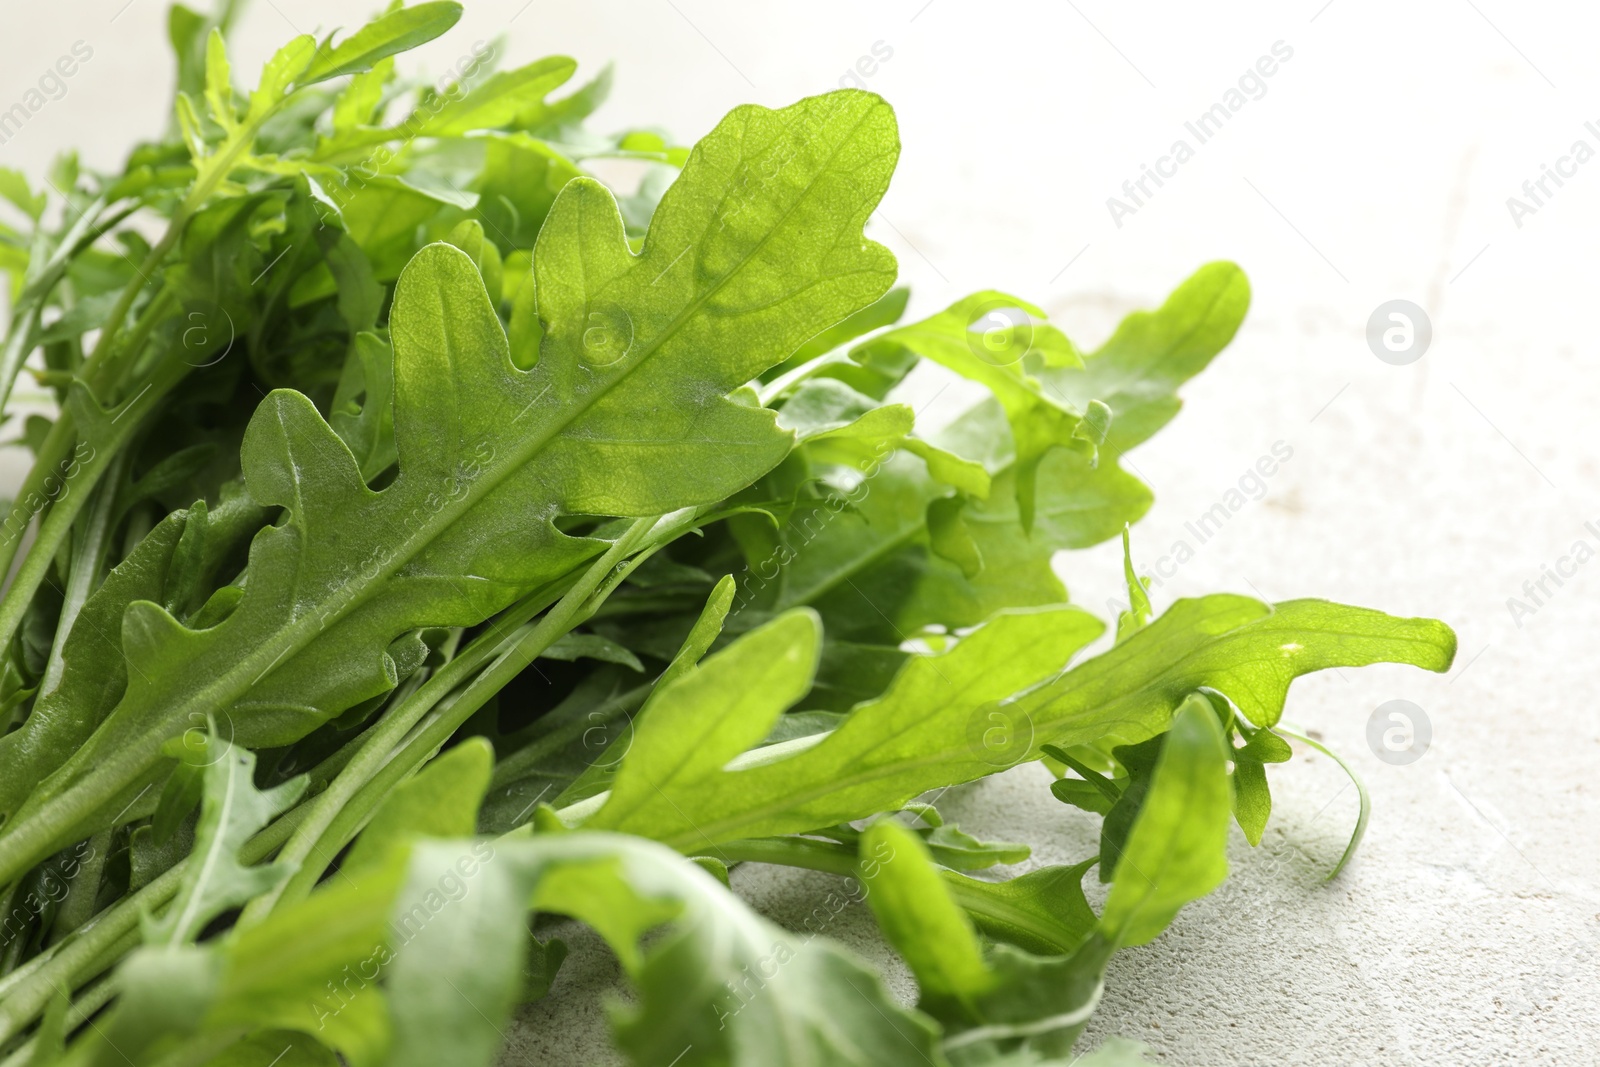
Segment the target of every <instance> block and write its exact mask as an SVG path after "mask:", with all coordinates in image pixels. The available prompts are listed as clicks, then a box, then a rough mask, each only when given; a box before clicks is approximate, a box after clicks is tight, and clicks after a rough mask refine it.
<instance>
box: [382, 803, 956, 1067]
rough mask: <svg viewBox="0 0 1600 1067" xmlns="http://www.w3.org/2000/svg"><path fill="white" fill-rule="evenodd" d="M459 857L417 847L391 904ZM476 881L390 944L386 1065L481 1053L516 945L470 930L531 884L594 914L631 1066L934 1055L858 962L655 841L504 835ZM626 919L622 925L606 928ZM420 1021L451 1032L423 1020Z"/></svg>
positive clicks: (509, 988)
mask: <svg viewBox="0 0 1600 1067" xmlns="http://www.w3.org/2000/svg"><path fill="white" fill-rule="evenodd" d="M467 855H470V854H469V853H466V852H465V850H463V849H462V848H461V847H460V846H454V847H452V846H450V845H443V844H440V845H432V844H430V845H426V846H422V847H420V848H419V849H418V850H417V852H416V854H415V856H414V857H413V860H412V864H411V875H410V879H409V881H408V883H407V888H406V889H405V890H403V891H402V892H401V894H400V896H399V900H400V903H399V904H397V905H396V907H397V909H402V910H401V912H400V913H401V914H403V909H405V908H406V906H407V905H408V904H409V902H410V901H412V900H422V899H425V898H426V895H427V892H428V891H429V889H431V888H433V887H434V886H435V884H436V883H437V880H438V879H439V877H440V872H441V871H447V870H451V869H452V868H453V867H454V865H455V864H457V863H459V862H461V861H462V860H463V859H464V858H466V856H467ZM471 877H472V879H473V887H472V892H471V893H469V894H468V895H467V896H465V897H463V898H462V899H461V900H460V901H457V902H454V903H452V904H450V905H448V906H445V907H442V908H441V909H440V910H439V911H438V912H437V913H436V914H435V915H434V916H433V918H432V919H431V920H430V921H429V922H428V923H427V924H426V925H424V926H422V927H421V929H420V930H419V932H418V933H417V935H416V936H415V937H414V938H413V939H412V940H411V941H409V942H407V943H406V944H404V945H402V946H401V947H400V948H399V951H398V953H397V958H396V961H395V964H394V970H393V973H392V975H391V983H390V984H391V991H392V995H393V997H394V1001H395V1016H396V1020H397V1022H398V1023H400V1024H401V1026H402V1027H403V1028H402V1030H401V1031H400V1032H399V1034H398V1035H397V1037H400V1038H401V1040H398V1041H397V1044H396V1053H397V1057H398V1058H396V1059H395V1060H394V1062H395V1063H397V1064H410V1063H428V1064H433V1063H438V1062H440V1057H441V1056H443V1057H445V1058H446V1059H448V1060H449V1062H452V1063H461V1064H468V1065H470V1064H475V1063H485V1064H486V1063H488V1062H490V1057H491V1054H492V1051H493V1049H494V1046H495V1043H496V1038H497V1036H498V1035H497V1034H496V1032H495V1027H497V1026H500V1025H503V1024H504V1020H505V1019H506V1018H507V1017H508V1016H509V1013H510V1008H511V1003H512V1000H513V994H514V990H515V983H516V981H517V977H518V976H517V973H516V971H515V965H516V964H517V963H518V961H517V958H516V955H515V952H513V951H510V950H511V949H514V948H516V947H517V946H516V945H515V944H511V943H507V944H498V943H497V940H498V941H501V942H503V941H504V940H505V939H503V938H502V939H495V938H492V937H490V936H485V935H483V934H480V935H479V937H478V938H477V940H476V941H475V942H471V943H469V942H467V941H466V940H465V938H466V936H469V932H473V931H489V930H493V929H496V928H498V929H504V928H505V924H506V923H510V922H513V921H515V920H516V918H517V916H518V914H519V912H520V910H521V909H522V908H523V907H525V906H526V904H525V901H526V900H527V899H528V897H527V896H526V895H521V894H519V893H518V892H516V890H517V889H518V888H521V889H523V890H525V891H526V890H531V892H532V901H533V904H534V906H535V907H537V908H540V909H544V910H555V911H560V912H563V913H565V914H571V915H574V916H576V917H579V918H582V919H586V920H591V921H595V920H597V921H596V922H595V925H596V926H597V928H598V929H600V930H601V931H602V932H603V933H606V934H607V936H608V938H611V939H614V940H613V941H612V947H613V948H614V949H616V951H617V952H618V954H619V957H620V958H621V959H622V960H623V962H624V964H625V966H626V967H627V968H628V971H629V974H630V977H631V978H632V979H633V981H634V984H635V986H636V987H637V990H638V1005H637V1007H634V1008H631V1009H627V1008H620V1007H619V1008H617V1009H614V1010H613V1013H612V1017H613V1026H614V1027H615V1030H616V1037H617V1044H618V1046H619V1047H620V1048H621V1049H622V1051H623V1052H624V1053H626V1054H627V1056H628V1057H629V1059H630V1061H631V1062H633V1063H637V1064H640V1065H641V1067H642V1065H644V1064H653V1063H665V1062H670V1061H671V1060H672V1058H673V1057H679V1063H680V1064H684V1065H709V1064H738V1065H748V1067H756V1065H765V1064H791V1063H796V1064H797V1063H830V1064H841V1065H850V1064H854V1065H861V1067H867V1065H878V1064H890V1065H896V1064H907V1065H910V1064H916V1065H919V1067H922V1065H925V1064H927V1063H929V1062H937V1061H936V1059H935V1057H936V1056H937V1055H938V1053H937V1051H936V1046H935V1027H934V1026H933V1024H932V1023H931V1022H930V1021H929V1020H928V1019H927V1018H925V1017H924V1016H922V1015H920V1014H918V1013H916V1012H913V1011H909V1010H907V1009H905V1008H903V1007H901V1006H900V1005H899V1004H897V1003H896V1002H895V1001H894V1000H893V999H892V998H891V997H890V996H889V994H888V992H887V991H886V990H885V989H884V988H883V986H882V984H881V983H880V981H879V980H878V978H877V977H876V975H874V974H873V973H872V972H871V971H870V970H868V969H867V968H866V967H865V965H864V964H862V963H861V962H860V961H858V960H857V959H855V957H854V956H852V955H850V954H849V953H847V952H846V951H844V950H843V949H842V948H839V947H838V946H836V945H833V944H831V943H830V942H828V941H827V940H825V939H801V938H799V937H796V936H794V935H792V934H789V933H788V932H786V931H784V930H782V929H780V928H779V927H777V926H774V925H773V924H772V923H770V922H768V921H766V920H765V919H762V918H760V917H758V916H757V915H755V914H754V913H753V912H751V911H750V910H749V909H748V907H747V906H745V905H744V904H743V903H741V902H740V901H738V899H737V898H735V897H733V896H731V895H730V894H729V893H728V891H727V890H726V889H724V888H723V887H722V885H721V884H720V883H719V882H717V881H716V880H715V879H714V878H713V877H712V876H711V875H709V874H707V873H705V872H704V871H703V870H701V869H700V868H699V867H698V866H696V865H695V864H693V863H690V862H687V861H685V860H684V859H683V858H682V857H680V856H677V855H675V854H674V853H672V852H670V851H668V850H666V849H664V848H661V847H660V846H659V845H653V844H651V843H649V842H645V841H640V840H638V839H637V838H630V837H626V836H619V835H612V834H591V833H574V834H559V835H555V836H550V837H541V838H537V839H534V840H531V841H523V842H507V841H502V842H500V843H497V844H496V845H495V846H494V858H493V859H492V860H490V861H486V862H484V863H482V865H481V866H480V867H478V869H477V870H476V872H475V874H474V875H472V876H471ZM664 903H665V904H667V905H668V907H667V909H666V910H665V911H663V904H664ZM491 913H493V914H492V916H491ZM630 914H631V916H632V918H633V919H634V921H633V922H630V923H624V924H623V925H622V926H620V927H618V926H615V925H614V924H615V922H616V919H617V918H618V917H627V916H629V915H630ZM673 916H676V917H675V918H672V917H673ZM668 918H672V931H671V932H670V933H669V934H667V935H666V936H665V937H664V938H662V939H660V940H657V941H655V942H654V943H653V944H652V945H651V947H650V949H649V950H648V951H647V952H644V953H640V952H639V951H638V949H637V946H636V945H635V944H633V943H632V939H634V938H636V937H637V936H638V935H639V934H642V933H643V932H645V931H647V930H649V929H651V928H653V927H655V926H658V925H660V924H661V923H662V921H663V920H664V919H668ZM608 927H610V928H611V929H610V930H609V932H608V930H607V928H608ZM441 973H442V974H443V975H444V976H446V977H448V978H449V980H450V984H452V985H455V986H457V989H458V991H459V992H461V993H463V994H466V995H468V996H470V997H471V1000H472V1002H473V1004H474V1005H476V1006H477V1007H478V1009H479V1012H480V1013H481V1014H478V1013H470V1012H466V1011H458V1010H455V1009H456V1004H455V1003H452V1002H449V1001H445V1000H443V999H442V998H439V997H437V996H436V995H435V994H434V993H433V991H432V990H433V988H434V986H433V984H432V982H431V981H428V979H429V978H430V977H431V976H434V975H438V974H441ZM459 999H460V998H457V1000H458V1001H459ZM446 1013H448V1014H449V1015H450V1018H449V1019H448V1020H446V1019H445V1018H443V1017H442V1016H444V1015H445V1014H446ZM430 1019H432V1020H434V1025H435V1026H444V1025H447V1024H448V1025H452V1026H454V1027H455V1028H456V1029H454V1030H451V1031H443V1030H438V1029H433V1030H430V1029H429V1028H428V1027H427V1025H426V1020H430Z"/></svg>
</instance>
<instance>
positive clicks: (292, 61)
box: [245, 34, 317, 125]
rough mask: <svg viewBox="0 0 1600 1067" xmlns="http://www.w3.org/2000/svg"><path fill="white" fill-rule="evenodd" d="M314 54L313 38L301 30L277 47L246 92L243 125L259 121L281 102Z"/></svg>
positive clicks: (315, 48) (315, 44) (280, 104)
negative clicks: (247, 105) (247, 108)
mask: <svg viewBox="0 0 1600 1067" xmlns="http://www.w3.org/2000/svg"><path fill="white" fill-rule="evenodd" d="M316 54H317V40H316V38H314V37H312V36H310V35H309V34H302V35H301V36H299V37H296V38H295V39H294V40H292V41H290V42H289V43H288V44H286V45H284V46H283V47H282V48H280V49H278V51H277V52H276V53H274V54H273V56H272V58H271V59H269V60H267V63H266V66H264V67H262V68H261V81H260V82H259V83H258V84H257V86H256V91H255V92H253V93H251V94H250V113H249V115H247V116H246V118H245V124H246V125H252V124H255V125H259V124H260V123H262V122H264V121H265V120H266V119H267V117H268V116H269V115H271V114H272V113H273V112H274V111H276V110H277V109H278V108H279V107H281V106H282V104H283V100H284V97H286V96H287V95H288V94H289V93H290V92H292V91H293V89H294V85H295V82H296V81H298V80H299V78H300V76H301V75H302V74H304V73H305V72H306V70H307V68H309V67H310V66H311V63H312V61H313V60H314V59H315V58H316Z"/></svg>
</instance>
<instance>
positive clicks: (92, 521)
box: [39, 452, 128, 694]
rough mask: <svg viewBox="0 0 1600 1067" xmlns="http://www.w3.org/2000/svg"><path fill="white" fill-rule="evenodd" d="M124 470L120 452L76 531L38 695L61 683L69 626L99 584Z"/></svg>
mask: <svg viewBox="0 0 1600 1067" xmlns="http://www.w3.org/2000/svg"><path fill="white" fill-rule="evenodd" d="M127 466H128V455H127V453H126V452H119V453H118V454H117V457H116V459H114V460H113V461H112V464H111V477H110V479H109V480H108V481H107V482H106V483H105V484H102V485H97V486H95V492H94V497H95V500H94V505H93V506H92V507H91V508H90V509H89V514H88V515H87V516H85V518H84V522H83V525H82V526H81V527H79V530H78V536H77V537H75V538H74V541H75V542H76V544H74V545H73V550H72V565H71V569H70V570H69V571H68V572H67V588H66V590H65V591H64V594H63V597H62V602H61V615H60V617H59V618H58V619H57V620H56V634H55V640H54V641H53V642H52V643H51V647H50V660H49V662H48V663H47V664H46V666H45V671H44V677H43V678H42V679H40V681H39V692H40V693H41V694H48V693H50V692H51V691H52V690H54V689H55V687H56V685H57V684H58V683H59V682H60V681H61V672H62V670H63V669H64V667H65V664H64V662H63V660H62V658H61V653H62V650H63V649H64V648H65V646H66V643H67V637H68V635H69V634H71V632H72V624H73V623H75V622H76V621H77V619H78V612H80V611H82V610H83V604H84V601H86V600H88V599H89V594H90V593H92V592H94V588H95V586H96V584H98V581H99V578H100V568H101V566H102V565H103V564H104V563H105V558H106V542H107V540H108V539H109V538H110V535H111V526H112V520H113V518H114V517H115V515H116V506H117V483H118V482H119V481H120V480H121V478H122V472H123V471H124V470H126V469H127Z"/></svg>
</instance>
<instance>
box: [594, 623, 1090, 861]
mask: <svg viewBox="0 0 1600 1067" xmlns="http://www.w3.org/2000/svg"><path fill="white" fill-rule="evenodd" d="M797 618H805V616H796V615H789V616H784V617H783V619H782V620H780V622H783V623H785V624H786V629H789V630H791V631H794V632H796V633H799V632H801V631H802V627H801V624H800V623H799V622H797V621H788V620H795V619H797ZM778 625H780V624H779V623H774V624H771V626H772V627H777V626H778ZM807 625H814V624H813V623H810V622H809V621H808V622H807ZM1100 630H1101V624H1100V623H1099V621H1098V620H1096V619H1094V618H1093V617H1092V616H1089V615H1088V614H1086V613H1084V612H1081V611H1078V610H1077V609H1075V608H1064V609H1058V610H1054V611H1037V612H1031V613H1015V614H1002V615H1000V616H999V617H997V618H996V619H994V620H993V621H991V622H990V623H988V624H987V625H985V626H983V627H982V628H980V629H979V630H978V631H977V632H975V633H973V634H971V635H969V636H967V637H965V638H963V639H962V640H961V641H960V642H959V643H957V644H956V646H955V647H954V648H953V649H952V650H951V651H949V652H946V653H944V654H942V655H936V656H913V657H911V659H910V660H908V661H907V663H906V665H905V667H904V668H902V669H901V671H900V673H899V674H898V675H897V676H896V677H895V679H894V682H893V683H892V684H891V685H890V687H889V689H888V691H887V692H885V693H884V694H883V695H882V696H881V697H879V698H878V699H877V700H874V701H870V702H867V703H864V704H862V705H860V706H859V707H857V708H856V709H855V710H854V711H853V712H852V713H851V714H850V715H849V717H848V718H846V719H845V721H844V723H843V725H841V726H840V727H839V729H837V730H835V731H833V732H832V733H831V734H828V735H827V736H826V737H824V738H822V739H821V741H820V742H817V743H813V741H812V739H809V738H808V739H805V740H804V741H803V742H791V745H797V746H799V745H803V746H805V747H803V749H802V750H801V751H798V752H795V753H794V754H787V753H786V754H785V755H786V758H782V759H778V760H777V761H776V762H770V761H769V760H768V759H763V760H762V762H761V765H758V766H746V767H745V768H743V769H732V768H730V769H727V770H724V769H723V767H724V765H726V764H727V763H728V762H729V761H730V760H731V759H732V757H733V756H734V755H736V754H738V753H739V752H741V751H744V750H745V749H748V748H749V747H750V746H751V745H753V744H754V743H755V741H757V740H759V739H760V738H761V737H763V736H764V735H765V733H766V730H767V729H768V728H770V725H771V719H774V718H776V716H777V713H778V711H779V710H781V708H782V707H783V701H784V700H792V699H794V698H793V697H792V696H789V695H788V694H787V693H774V694H773V695H772V696H771V698H770V703H768V705H767V707H766V709H765V713H764V714H765V717H766V721H764V722H762V723H760V724H759V725H760V726H761V728H760V729H757V728H756V725H755V724H751V723H749V722H748V721H747V720H735V719H732V718H731V717H730V716H728V715H727V714H726V713H725V712H724V710H723V709H724V707H726V706H727V705H728V704H730V703H732V702H735V701H742V700H747V699H750V698H747V697H745V696H744V695H743V694H744V686H745V677H746V675H747V672H748V670H749V669H750V668H749V667H747V666H745V664H746V663H747V662H749V663H751V664H755V663H760V662H762V658H761V657H760V656H758V655H756V654H755V653H754V652H753V651H752V652H744V651H742V650H741V646H742V645H744V644H745V642H747V641H750V640H751V639H752V638H754V637H755V636H757V635H758V634H759V635H762V640H763V643H765V642H767V641H770V640H772V638H771V636H770V635H771V634H772V632H773V631H772V629H770V628H768V629H764V630H761V631H756V633H755V634H751V635H750V636H748V637H745V638H742V639H741V640H740V641H738V642H736V643H735V644H733V645H731V646H729V648H728V649H726V650H724V651H723V652H722V653H719V654H718V655H717V656H714V657H712V658H711V659H709V660H707V661H706V662H705V663H704V664H703V665H702V666H701V668H700V671H699V673H698V674H697V676H696V678H695V680H696V682H697V683H698V684H697V687H696V692H695V693H694V694H693V696H694V698H695V699H694V700H693V702H691V701H690V700H688V699H686V700H684V702H683V703H682V705H681V706H680V707H678V708H676V709H674V710H675V715H674V718H675V719H677V720H678V724H677V728H676V730H675V731H673V733H672V735H669V734H668V732H667V730H666V728H665V722H664V720H663V719H658V720H657V721H658V723H661V725H660V726H658V728H657V729H658V730H659V733H655V732H652V736H646V731H645V730H644V729H641V730H640V731H639V732H638V736H636V737H635V739H634V743H633V747H632V748H631V749H630V750H629V751H628V755H627V757H626V758H625V759H624V760H623V763H622V768H621V770H620V771H619V772H618V776H617V781H618V783H619V786H620V784H621V782H622V781H623V779H624V778H625V777H630V778H632V779H633V780H634V781H635V782H636V783H638V784H636V785H635V786H633V787H632V788H631V789H630V792H629V794H628V796H627V802H626V803H617V802H614V801H612V800H610V799H608V800H607V801H606V803H605V806H604V807H601V808H600V810H599V811H598V812H597V813H596V814H594V815H593V816H592V817H590V818H589V820H588V821H587V822H586V823H585V825H586V826H587V827H589V828H593V829H609V830H622V831H626V832H629V833H635V834H639V835H641V836H646V837H652V838H655V839H656V840H660V841H665V842H667V843H669V844H673V845H676V846H678V847H688V848H697V849H699V848H705V847H707V845H709V844H715V843H717V842H719V841H726V840H731V839H733V838H739V837H762V836H768V835H773V834H782V833H798V832H803V831H807V830H814V829H816V828H818V827H824V826H832V825H835V824H838V823H843V822H849V821H851V820H853V819H859V818H865V817H866V816H869V815H872V814H874V813H877V812H880V811H892V810H898V809H899V808H901V807H903V806H904V805H905V804H906V803H907V802H909V801H910V800H912V799H913V798H914V797H916V796H917V795H918V794H920V793H923V792H925V791H927V790H929V789H935V788H939V787H941V786H947V785H952V784H954V783H957V782H966V781H972V780H974V779H976V778H981V777H983V776H984V775H986V774H990V773H993V772H994V771H996V770H1000V769H1003V768H1005V767H1009V766H1012V765H1014V764H1016V763H1018V762H1020V761H1022V760H1023V759H1026V758H1029V756H1030V753H1032V752H1034V751H1035V748H1034V743H1035V727H1034V726H1033V725H1031V724H1029V723H1028V722H1027V721H1026V720H1025V719H1024V718H1021V717H1019V716H1017V715H1016V714H1015V713H1014V712H1013V711H1012V707H1013V706H1012V705H1010V704H1007V703H1005V701H1007V699H1008V698H1010V697H1011V696H1012V695H1013V694H1015V693H1017V692H1020V691H1023V690H1026V689H1028V688H1029V687H1031V686H1034V685H1036V684H1038V683H1039V682H1041V681H1044V680H1045V679H1047V678H1050V677H1053V676H1054V675H1055V674H1056V673H1057V672H1059V671H1060V669H1061V667H1062V665H1063V664H1065V663H1066V661H1067V660H1068V659H1069V658H1070V657H1071V656H1072V654H1073V653H1074V652H1075V651H1077V649H1079V648H1081V647H1082V646H1083V645H1084V644H1086V643H1088V642H1089V641H1091V640H1092V639H1093V638H1094V637H1095V636H1096V635H1097V634H1098V633H1099V632H1100ZM807 640H809V639H807ZM808 669H809V666H808ZM799 673H800V672H799V668H796V674H799ZM689 695H690V694H687V693H686V694H684V696H685V697H688V696H689ZM665 696H666V694H663V697H665ZM658 710H660V709H658ZM708 730H709V731H711V733H710V734H709V735H707V734H706V731H708ZM685 734H692V735H693V736H695V737H696V738H700V739H701V740H700V742H699V743H700V744H702V745H703V746H707V747H710V746H715V747H714V755H715V758H712V757H711V756H706V757H701V758H697V759H696V760H695V762H694V764H693V766H692V767H685V766H682V765H681V761H682V759H683V757H682V755H681V754H680V752H679V746H680V745H681V744H682V742H679V741H673V740H672V739H671V737H672V736H682V735H685ZM766 751H767V752H769V753H770V752H771V750H766Z"/></svg>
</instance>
